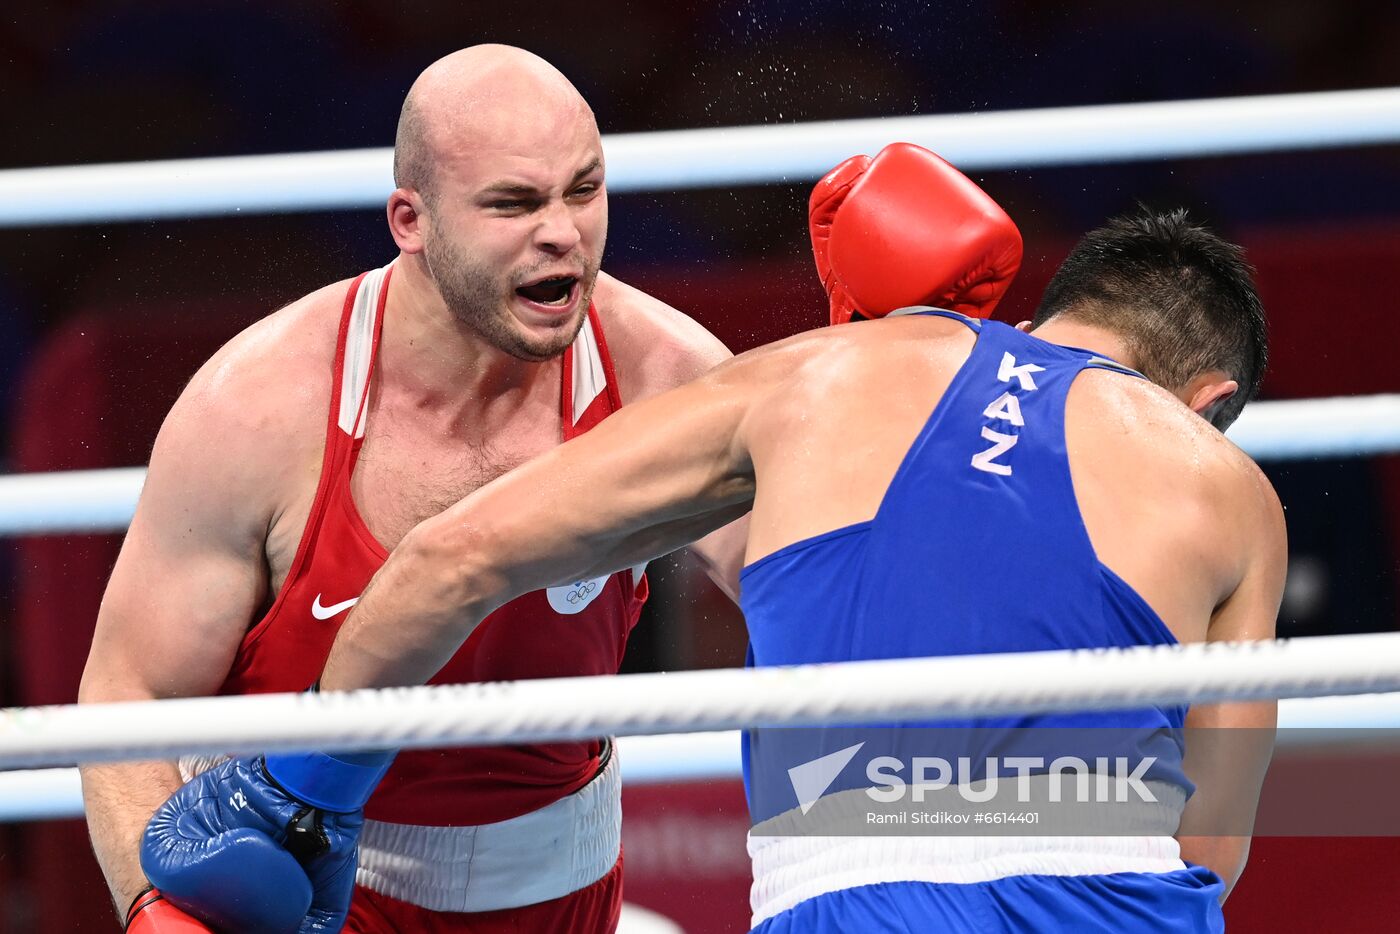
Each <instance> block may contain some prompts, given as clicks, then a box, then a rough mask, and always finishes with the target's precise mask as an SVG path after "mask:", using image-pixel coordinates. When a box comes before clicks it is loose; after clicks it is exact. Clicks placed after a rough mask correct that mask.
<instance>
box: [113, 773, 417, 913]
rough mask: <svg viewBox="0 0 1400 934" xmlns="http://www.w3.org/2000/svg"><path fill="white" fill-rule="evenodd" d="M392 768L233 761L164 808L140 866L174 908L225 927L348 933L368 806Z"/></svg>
mask: <svg viewBox="0 0 1400 934" xmlns="http://www.w3.org/2000/svg"><path fill="white" fill-rule="evenodd" d="M363 758H366V757H358V759H363ZM347 760H350V761H347ZM388 762H389V757H388V756H387V755H385V756H382V757H381V758H380V759H376V760H371V763H372V764H370V765H366V764H364V763H363V762H361V761H357V757H345V758H340V759H337V758H332V757H330V756H324V755H319V754H314V755H307V756H286V755H283V756H275V757H269V759H267V760H265V759H263V758H261V757H259V758H257V759H247V758H244V759H231V760H229V761H228V762H225V763H223V764H221V765H218V766H215V767H214V768H212V769H210V770H209V771H207V772H204V773H202V774H200V775H197V776H195V777H194V778H193V779H191V780H190V781H189V782H188V783H187V784H186V785H185V786H184V787H182V788H181V789H180V790H178V791H176V792H175V794H173V795H172V796H171V797H170V800H169V801H167V802H166V803H165V804H163V805H161V806H160V808H159V809H157V810H156V813H155V815H154V816H152V818H151V821H150V823H149V824H148V825H147V827H146V833H145V837H144V838H143V840H142V843H141V868H142V869H143V870H144V871H145V873H146V878H148V879H149V880H150V881H151V882H152V884H154V885H155V886H156V887H157V888H158V889H160V890H161V892H162V894H163V895H164V896H165V898H166V899H167V900H168V901H169V902H170V903H171V904H173V905H175V906H176V907H178V908H180V909H182V910H184V911H186V912H188V913H189V914H191V915H193V916H194V917H196V918H198V919H199V920H200V921H202V922H204V923H206V924H208V925H210V926H211V927H213V928H215V929H216V930H220V931H238V932H240V934H242V932H247V934H262V932H266V934H272V932H286V934H291V932H298V934H310V932H335V931H339V930H340V929H341V926H342V925H343V924H344V922H345V915H346V913H347V911H348V910H349V907H350V896H351V894H352V892H353V889H354V885H355V865H356V845H357V843H358V840H359V834H360V828H361V826H362V825H363V823H364V816H363V814H362V812H361V809H362V808H363V807H364V803H365V801H366V800H367V799H368V798H369V794H370V792H371V791H373V789H374V786H375V785H377V784H378V781H379V778H380V777H382V775H383V773H384V770H385V769H387V768H388ZM284 778H285V779H286V780H285V781H284V780H283V779H284Z"/></svg>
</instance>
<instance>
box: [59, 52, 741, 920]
mask: <svg viewBox="0 0 1400 934" xmlns="http://www.w3.org/2000/svg"><path fill="white" fill-rule="evenodd" d="M394 168H395V183H396V185H397V186H398V187H397V188H396V190H395V191H394V193H393V194H392V195H391V196H390V198H389V202H388V211H387V213H388V221H389V227H390V231H391V233H392V234H393V237H394V240H395V243H396V244H397V245H398V248H399V256H398V257H397V259H395V260H394V261H393V262H392V263H390V264H388V265H386V266H385V267H383V268H380V269H376V270H373V271H371V272H368V273H365V274H363V275H361V276H360V277H358V278H356V279H354V280H353V281H350V282H340V283H336V284H334V285H331V286H327V287H326V288H323V289H320V290H319V291H316V292H313V293H311V294H310V295H308V296H306V297H305V298H303V299H301V300H299V301H297V302H294V303H292V304H291V305H289V306H287V307H286V308H283V309H281V310H280V311H278V312H276V313H275V314H273V315H271V316H269V317H268V318H266V319H264V320H262V321H261V322H259V323H257V324H255V325H253V326H252V327H251V328H249V329H248V330H247V331H245V332H243V333H242V334H240V335H239V336H237V337H235V338H234V339H233V340H232V341H230V342H229V344H228V345H226V346H225V347H224V348H223V349H222V350H220V351H219V352H218V353H217V354H216V355H215V356H214V358H213V359H211V360H210V361H209V362H208V363H207V364H206V365H205V366H204V367H203V368H202V369H201V370H200V371H199V373H198V374H197V375H196V376H195V377H194V379H193V380H192V381H191V383H190V385H189V386H188V387H187V389H186V390H185V392H184V394H183V395H182V396H181V398H180V400H179V401H178V402H177V403H176V405H175V407H174V408H173V409H172V410H171V412H170V415H169V416H168V417H167V419H166V422H165V425H164V426H163V428H162V429H161V432H160V436H159V438H158V439H157V441H156V445H155V449H154V451H153V453H152V455H151V463H150V472H149V474H148V477H147V481H146V486H145V489H144V490H143V492H142V496H141V501H140V505H139V506H138V508H137V512H136V516H135V518H134V519H133V521H132V524H131V529H130V531H129V533H128V535H127V539H126V542H125V544H124V545H123V547H122V552H121V557H120V558H119V559H118V562H117V565H116V568H115V570H114V571H113V574H112V579H111V582H110V583H109V585H108V588H107V592H106V596H105V598H104V600H103V604H102V610H101V613H100V616H99V618H98V623H97V631H96V635H95V638H94V641H93V648H92V653H91V655H90V657H89V659H88V664H87V669H86V671H85V673H84V677H83V684H82V690H81V700H83V701H85V702H91V701H114V700H136V699H145V698H163V697H180V696H190V695H205V694H215V693H256V692H266V691H295V690H301V689H304V688H306V687H307V686H308V685H310V684H311V683H312V682H313V681H314V680H315V678H316V677H317V675H318V674H319V672H320V671H321V667H322V664H323V663H324V661H325V659H326V653H327V651H328V649H329V647H330V645H331V642H332V641H333V640H334V638H335V634H336V631H337V629H338V627H339V625H340V623H341V621H343V620H344V618H345V615H346V611H347V610H349V608H350V607H351V606H352V605H353V604H354V602H355V600H356V598H357V596H358V594H359V593H360V592H361V590H362V589H363V587H364V585H365V583H366V582H367V581H368V580H369V578H370V577H371V576H372V575H373V574H374V572H375V570H376V569H377V568H378V567H379V566H380V564H382V563H383V561H384V559H385V557H386V555H387V553H388V551H389V550H391V549H392V548H393V547H394V545H395V544H397V543H398V541H399V539H400V538H401V537H402V536H403V535H404V533H405V532H407V531H408V530H409V529H410V528H412V527H413V526H414V525H415V524H417V523H418V522H420V521H421V520H423V519H425V518H427V517H429V516H432V515H434V514H436V513H437V512H439V511H440V510H441V509H443V508H444V507H446V506H447V505H449V504H451V503H453V502H456V501H457V500H459V499H461V498H462V497H463V496H464V495H465V494H466V493H468V492H470V491H471V490H473V489H475V488H476V487H478V486H480V485H482V484H484V483H485V482H487V481H489V480H491V479H492V478H494V477H496V476H498V475H500V474H502V473H504V472H505V471H507V470H509V469H510V468H511V467H513V466H515V465H517V464H520V463H522V462H523V461H525V460H527V459H529V458H531V457H532V456H534V455H537V454H539V453H541V452H543V451H545V450H547V449H549V448H551V447H554V446H556V445H558V444H559V443H561V442H562V441H563V440H566V439H568V438H570V437H573V436H574V435H577V434H579V433H581V432H584V431H587V430H588V429H589V428H591V427H593V426H594V425H596V424H598V423H599V422H600V421H602V420H603V419H604V418H606V417H607V416H608V415H609V414H610V413H612V412H614V411H615V410H616V409H618V408H619V407H620V406H621V405H622V404H623V403H625V402H630V401H634V400H638V399H641V398H645V397H649V396H652V395H656V394H658V393H660V392H663V391H665V390H666V389H669V388H671V387H674V386H676V385H679V384H681V383H685V382H687V381H689V380H691V379H693V378H694V377H696V376H698V375H699V374H701V373H703V372H705V371H707V370H709V369H710V368H711V367H712V366H714V365H715V364H716V363H718V362H720V361H721V360H723V359H725V358H726V357H728V356H729V354H728V352H727V351H726V350H725V348H724V347H723V346H722V345H721V344H720V343H719V341H717V340H716V339H715V338H714V337H713V336H711V335H710V334H708V333H707V332H706V331H705V330H704V329H703V328H701V327H700V326H699V325H698V324H696V323H695V322H693V321H691V320H690V319H689V318H687V317H685V316H684V315H682V314H681V313H679V312H677V311H676V310H674V309H672V308H670V307H668V306H666V305H664V304H662V303H661V302H659V301H657V300H656V299H654V298H651V297H650V296H647V295H645V294H643V293H641V292H639V291H637V290H635V289H632V288H630V287H628V286H626V285H624V284H623V283H621V282H619V281H617V280H616V279H613V278H611V277H609V276H607V275H606V274H603V273H600V272H599V263H600V260H601V256H602V252H603V243H604V238H605V235H606V229H607V198H606V191H605V187H604V167H603V153H602V146H601V142H600V139H599V135H598V130H597V126H596V124H595V122H594V119H593V114H592V112H591V111H590V110H589V108H588V105H587V104H586V103H585V102H584V101H583V99H582V98H581V97H580V96H579V95H578V92H577V91H576V90H575V89H574V88H573V86H572V85H570V84H569V82H568V81H567V80H566V79H565V78H564V77H563V76H562V75H561V74H559V73H558V72H557V71H555V70H554V69H553V68H552V67H551V66H549V65H548V64H547V63H545V62H544V61H542V60H540V59H538V58H536V57H535V56H533V55H530V54H529V53H526V52H523V51H521V50H519V49H512V48H508V47H503V46H478V47H474V48H470V49H466V50H463V51H460V52H457V53H454V54H452V55H449V56H447V57H446V58H444V59H442V60H440V61H438V62H437V63H435V64H433V65H432V66H430V67H429V68H428V69H427V70H426V71H425V72H424V73H423V74H422V75H421V76H420V77H419V79H418V80H417V82H416V83H415V84H414V85H413V88H412V89H411V90H410V92H409V94H408V97H407V99H406V100H405V103H404V108H403V112H402V115H401V117H400V121H399V129H398V136H397V139H396V142H395V166H394ZM743 538H744V536H743V532H742V530H723V531H721V532H720V533H717V534H716V535H715V536H712V537H711V538H709V539H706V540H705V541H703V542H701V543H698V544H697V546H696V552H697V554H698V555H699V556H700V558H701V560H702V561H703V562H704V563H705V564H706V566H707V567H708V568H709V569H710V571H711V572H712V575H713V576H715V578H716V579H717V580H718V581H719V582H720V583H721V586H726V587H727V589H729V590H730V592H731V593H732V592H733V591H734V589H735V588H734V585H733V581H735V580H736V579H737V574H738V569H739V566H740V564H741V562H742V545H743ZM645 598H646V581H645V578H644V577H643V572H642V568H640V567H637V568H632V569H628V570H625V571H622V572H620V573H617V574H613V575H610V576H606V577H601V578H597V579H593V580H582V581H575V582H571V583H568V584H564V585H561V586H557V587H551V588H548V589H547V590H543V591H538V592H535V593H530V594H527V595H525V596H524V597H522V598H520V599H518V600H516V601H514V602H512V603H510V604H508V605H507V606H504V607H502V608H501V609H500V610H499V611H498V612H497V613H496V614H495V615H494V616H493V617H492V620H491V621H488V623H487V624H486V625H483V626H482V627H481V628H480V629H479V630H478V632H477V634H476V636H474V637H473V638H472V639H471V640H469V641H468V642H467V643H466V644H465V645H464V646H463V647H462V649H461V651H460V652H458V653H457V654H456V656H455V657H453V659H452V660H451V661H450V662H449V663H448V664H447V666H446V667H444V668H443V669H442V671H441V672H440V673H439V674H438V676H437V678H436V679H435V680H437V681H443V682H463V681H479V680H505V679H518V678H535V677H555V676H561V675H596V674H606V673H613V672H616V671H617V668H618V665H619V663H620V661H621V659H622V655H623V651H624V648H625V645H626V641H627V635H628V632H629V631H630V629H631V627H632V626H633V625H634V624H635V623H636V620H637V614H638V612H639V611H640V608H641V605H642V602H643V601H644V600H645ZM511 620H515V622H514V623H511ZM208 765H209V762H208V761H204V762H201V761H194V760H182V761H181V762H180V763H178V765H177V764H176V763H146V764H140V765H117V766H100V767H97V766H94V767H90V768H87V769H85V770H84V775H83V782H84V794H85V798H86V803H87V814H88V822H89V826H90V829H91V834H92V839H93V845H94V848H95V850H96V852H97V855H98V859H99V860H100V861H101V863H102V866H103V869H104V872H105V873H106V876H107V880H108V883H109V885H110V886H111V889H112V894H113V897H114V899H115V901H116V903H117V905H118V906H119V908H121V909H125V908H126V906H127V905H128V904H132V903H133V901H134V900H136V899H137V896H138V894H140V893H141V892H142V890H143V888H145V887H146V881H145V878H144V876H143V874H142V871H141V868H140V865H139V863H138V858H137V853H138V841H139V840H140V837H141V833H142V830H143V829H144V827H145V825H146V822H147V820H148V819H149V817H150V815H151V813H152V811H153V810H154V809H155V807H156V806H157V805H159V804H160V803H161V802H162V801H164V800H165V798H166V797H168V796H169V795H170V794H171V793H172V791H174V790H175V789H176V788H177V787H179V785H180V784H181V783H182V782H183V781H185V780H187V779H188V778H189V777H190V775H192V774H194V773H195V772H197V771H199V770H200V769H202V768H204V767H207V766H208ZM366 817H367V822H366V826H365V831H364V834H363V837H362V839H361V848H360V869H359V875H358V877H357V881H358V882H359V888H358V889H357V893H356V899H355V904H354V907H353V909H352V911H351V914H350V919H349V922H348V923H347V925H346V928H345V929H346V930H347V931H356V932H371V931H375V932H377V931H410V930H411V931H467V930H470V931H473V932H492V931H565V930H567V931H604V930H611V929H612V928H613V927H615V926H616V922H617V917H618V912H619V910H620V905H621V854H620V810H619V783H618V778H617V769H616V767H615V764H614V762H613V760H612V759H611V756H610V749H609V747H608V746H607V744H600V743H597V742H583V743H568V744H553V745H548V746H538V745H526V746H510V747H502V748H496V749H465V750H441V751H439V750H433V751H420V752H406V753H404V754H402V755H400V756H399V757H398V759H397V761H396V762H395V763H394V765H393V767H392V769H391V770H390V771H389V773H388V775H387V776H386V777H385V779H384V782H383V783H382V784H381V786H380V787H379V790H378V791H377V792H376V793H375V796H374V797H373V798H372V799H371V800H370V803H369V805H368V807H367V809H366ZM137 907H138V909H139V910H138V911H136V913H135V914H134V915H133V917H132V919H131V926H130V928H129V930H130V931H132V932H137V931H142V932H161V931H173V930H181V931H184V930H201V929H202V928H201V927H199V926H198V925H197V923H196V922H193V921H191V920H189V919H188V918H187V917H186V916H184V915H183V914H182V913H180V912H179V911H178V910H177V909H175V908H174V907H173V906H171V905H170V904H169V903H167V902H163V901H161V900H159V899H158V898H156V899H152V898H150V897H146V898H141V899H140V900H139V901H138V902H137Z"/></svg>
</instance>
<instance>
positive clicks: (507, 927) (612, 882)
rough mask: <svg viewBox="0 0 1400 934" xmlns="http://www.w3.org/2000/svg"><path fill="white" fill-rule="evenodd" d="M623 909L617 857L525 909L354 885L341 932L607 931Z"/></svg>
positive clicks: (538, 933) (481, 933) (532, 933)
mask: <svg viewBox="0 0 1400 934" xmlns="http://www.w3.org/2000/svg"><path fill="white" fill-rule="evenodd" d="M621 913H622V857H621V856H619V857H618V858H617V865H615V866H613V868H612V869H610V870H608V874H607V875H606V876H604V877H603V878H601V879H599V880H598V881H597V882H595V883H593V884H592V885H590V886H587V887H585V888H582V889H579V890H578V891H577V892H571V893H570V894H568V895H565V896H563V897H562V898H556V899H553V900H551V901H547V902H540V903H539V904H537V905H526V906H525V907H524V908H505V909H502V910H500V911H473V912H456V911H429V910H428V909H426V908H419V907H418V906H417V905H410V904H409V903H408V902H401V901H399V900H398V899H395V898H390V897H389V896H387V895H380V894H379V893H378V892H371V891H370V890H369V889H367V888H364V887H363V886H356V887H355V900H354V902H352V903H351V905H350V917H349V919H348V920H347V921H346V922H345V928H344V931H345V934H401V932H403V934H407V932H413V934H449V932H450V934H556V932H558V934H611V932H613V931H616V930H617V921H618V917H619V916H620V915H621Z"/></svg>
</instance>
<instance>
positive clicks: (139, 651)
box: [79, 357, 269, 912]
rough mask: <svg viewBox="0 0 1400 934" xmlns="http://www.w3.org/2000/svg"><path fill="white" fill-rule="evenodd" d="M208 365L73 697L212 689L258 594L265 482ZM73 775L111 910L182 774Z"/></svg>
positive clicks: (173, 437) (155, 766)
mask: <svg viewBox="0 0 1400 934" xmlns="http://www.w3.org/2000/svg"><path fill="white" fill-rule="evenodd" d="M219 361H220V358H219V357H216V358H215V360H214V362H211V364H210V365H209V366H207V367H206V368H205V370H204V371H201V374H200V375H198V376H196V377H195V380H194V381H193V382H192V383H191V384H190V386H189V388H187V389H186V391H185V393H184V395H183V396H182V397H181V399H180V401H179V402H177V403H176V405H175V408H174V409H173V410H172V411H171V413H170V415H169V417H168V418H167V419H166V422H165V425H164V426H163V427H162V429H161V432H160V436H159V437H158V439H157V441H156V445H155V449H154V451H153V453H152V455H151V463H150V469H149V473H148V475H147V479H146V484H145V487H144V489H143V490H142V493H141V499H140V503H139V505H138V506H137V510H136V515H135V517H134V519H133V520H132V523H131V528H130V530H129V532H128V533H127V537H126V540H125V542H124V543H123V545H122V550H121V554H120V556H119V557H118V559H117V563H116V566H115V568H114V570H113V572H112V577H111V580H110V581H109V583H108V585H107V590H106V593H105V594H104V596H103V600H102V606H101V609H100V610H99V613H98V619H97V626H96V631H95V634H94V637H93V643H92V649H91V653H90V654H89V656H88V660H87V666H86V668H85V669H84V672H83V679H82V684H81V687H80V688H79V701H80V702H83V703H95V702H104V701H126V700H146V699H152V698H167V697H179V696H190V695H204V694H212V693H214V692H215V691H216V690H217V689H218V688H219V686H220V684H221V683H222V681H223V679H224V677H225V676H226V674H227V672H228V670H229V667H230V665H231V663H232V659H233V656H234V652H235V650H236V648H237V646H238V644H239V641H240V639H241V638H242V636H243V633H244V632H245V631H246V629H247V627H248V625H249V621H250V620H251V619H252V618H253V616H254V613H255V612H256V610H257V608H258V606H259V605H260V604H261V603H262V601H263V600H264V597H265V595H266V592H267V578H266V571H265V564H264V558H263V551H262V547H263V541H264V538H265V536H266V533H267V528H268V523H269V515H268V514H267V512H266V511H263V510H260V509H259V507H258V504H259V503H262V502H265V501H266V500H267V496H266V494H265V493H264V492H263V491H262V489H261V482H259V481H266V480H267V478H265V477H256V476H251V475H250V474H251V472H250V470H249V468H248V466H247V465H248V464H250V463H252V462H253V461H254V460H255V457H254V454H253V451H252V450H251V445H250V444H249V443H248V442H247V441H246V440H244V439H246V438H247V437H248V435H249V434H250V433H249V432H247V431H246V430H245V429H246V428H247V427H248V426H247V425H245V424H240V423H238V422H240V421H241V419H233V420H231V419H230V418H229V417H227V416H228V413H227V411H226V410H227V408H228V406H227V405H226V403H224V402H222V401H221V400H223V399H227V398H228V393H227V387H224V388H221V386H222V385H223V384H222V381H221V379H220V377H219V373H218V366H217V365H216V364H217V363H218V362H219ZM242 401H243V402H244V403H245V404H246V402H247V399H246V398H245V399H243V400H242ZM215 439H217V443H216V442H215ZM253 440H254V441H256V438H255V437H254V438H253ZM82 779H83V798H84V803H85V806H86V810H87V819H88V827H89V832H90V833H91V836H92V843H93V849H94V850H95V852H96V854H97V858H98V861H99V862H100V863H101V865H102V870H103V872H104V874H105V875H106V877H107V882H108V885H109V886H110V888H111V892H112V897H113V899H114V901H115V903H116V905H117V910H118V911H119V912H122V911H125V910H126V907H127V906H128V905H129V904H130V903H131V901H132V899H133V898H134V897H135V896H136V894H137V893H138V892H139V891H140V890H141V888H143V887H144V886H145V884H146V882H145V878H144V876H143V874H142V871H141V868H140V864H139V861H138V844H139V841H140V837H141V833H142V831H143V830H144V828H145V825H146V822H147V820H148V819H149V818H150V816H151V813H152V812H153V811H154V810H155V808H156V807H157V806H158V805H159V804H161V803H162V802H163V801H164V800H165V799H166V798H167V797H168V796H169V795H170V794H171V793H172V792H173V791H174V790H175V789H176V788H178V787H179V786H180V785H181V784H182V782H181V780H180V776H179V773H178V771H177V769H176V767H175V764H174V763H173V762H147V763H135V764H122V765H101V766H97V765H94V766H88V767H85V768H83V769H82Z"/></svg>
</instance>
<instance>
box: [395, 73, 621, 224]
mask: <svg viewBox="0 0 1400 934" xmlns="http://www.w3.org/2000/svg"><path fill="white" fill-rule="evenodd" d="M590 133H591V135H592V136H593V137H595V138H596V137H597V136H598V126H597V123H596V122H595V121H594V118H593V111H592V109H591V108H590V107H589V106H588V103H587V101H585V100H584V99H583V96H582V95H581V94H579V92H578V89H577V88H575V87H574V86H573V84H572V83H570V81H569V79H568V78H566V77H564V75H563V74H562V73H561V72H560V71H559V70H558V69H557V68H555V67H554V66H553V65H551V64H550V63H549V62H547V61H545V60H544V59H542V58H540V57H539V56H538V55H535V54H534V53H532V52H527V51H525V50H524V49H518V48H515V47H514V46H509V45H474V46H471V47H470V48H465V49H460V50H458V51H456V52H453V53H452V54H450V55H446V56H444V57H442V58H440V59H438V60H437V61H435V62H433V63H432V64H431V65H429V66H428V67H427V69H425V70H424V71H423V73H422V74H421V75H419V76H418V80H416V81H414V82H413V86H412V87H411V88H409V90H408V96H407V97H406V98H404V102H403V110H402V111H401V112H400V113H399V128H398V133H397V135H396V136H395V138H394V184H395V185H397V186H398V187H400V188H413V189H416V190H417V191H418V192H420V193H421V194H422V195H423V196H424V197H425V198H426V199H428V200H429V201H431V200H432V199H433V198H434V196H435V194H436V190H437V186H436V184H435V182H436V175H437V172H438V171H439V170H440V169H441V168H442V167H444V166H446V165H448V164H449V163H451V162H452V161H453V160H454V159H456V158H459V157H461V156H463V155H465V156H471V155H473V154H476V153H478V152H480V151H483V150H486V149H491V148H496V147H502V146H508V145H509V144H510V143H511V142H513V141H514V142H517V143H523V142H525V141H526V140H528V139H534V138H537V139H540V140H542V141H548V140H551V139H552V140H559V139H561V138H564V137H577V136H578V135H580V134H583V135H585V136H586V135H588V134H590Z"/></svg>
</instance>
